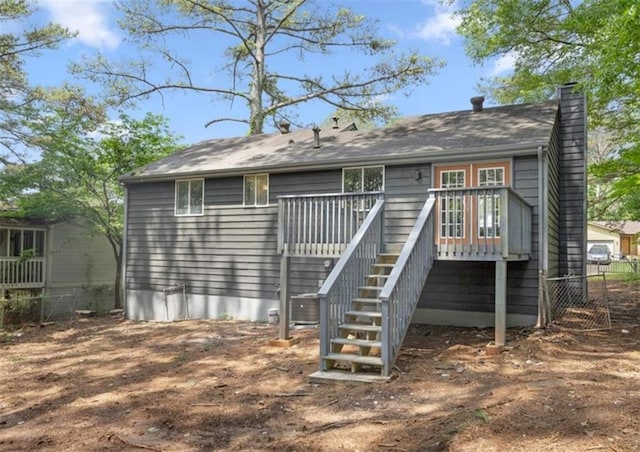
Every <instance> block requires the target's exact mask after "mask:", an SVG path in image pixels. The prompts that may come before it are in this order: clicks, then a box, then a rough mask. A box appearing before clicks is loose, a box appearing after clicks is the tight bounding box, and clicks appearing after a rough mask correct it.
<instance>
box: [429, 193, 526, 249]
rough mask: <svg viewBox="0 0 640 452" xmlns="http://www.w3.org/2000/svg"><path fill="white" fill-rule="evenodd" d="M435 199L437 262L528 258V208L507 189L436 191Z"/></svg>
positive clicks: (518, 196)
mask: <svg viewBox="0 0 640 452" xmlns="http://www.w3.org/2000/svg"><path fill="white" fill-rule="evenodd" d="M429 193H430V195H433V196H435V197H436V207H435V209H436V215H435V217H436V225H435V232H436V235H435V240H436V245H437V258H438V259H460V260H501V259H528V258H529V254H531V227H532V225H531V222H532V207H531V206H530V205H529V204H528V203H527V202H526V201H525V200H524V199H522V197H521V196H520V195H518V194H517V193H516V192H515V191H514V190H513V189H512V188H511V187H503V186H492V187H473V188H440V189H431V190H429Z"/></svg>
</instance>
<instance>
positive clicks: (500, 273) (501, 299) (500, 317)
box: [495, 260, 507, 347]
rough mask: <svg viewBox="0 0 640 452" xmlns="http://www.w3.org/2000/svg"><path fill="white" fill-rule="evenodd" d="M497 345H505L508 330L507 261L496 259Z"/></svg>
mask: <svg viewBox="0 0 640 452" xmlns="http://www.w3.org/2000/svg"><path fill="white" fill-rule="evenodd" d="M495 297H496V298H495V345H496V346H497V347H503V346H504V345H505V342H506V332H507V261H505V260H501V261H496V295H495Z"/></svg>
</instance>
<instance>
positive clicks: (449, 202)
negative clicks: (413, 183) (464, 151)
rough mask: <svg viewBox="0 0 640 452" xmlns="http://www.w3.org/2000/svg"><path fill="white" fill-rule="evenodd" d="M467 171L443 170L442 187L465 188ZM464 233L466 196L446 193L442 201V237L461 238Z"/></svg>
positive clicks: (441, 176)
mask: <svg viewBox="0 0 640 452" xmlns="http://www.w3.org/2000/svg"><path fill="white" fill-rule="evenodd" d="M465 176H466V171H465V170H464V169H453V170H443V171H441V172H440V184H439V185H440V187H441V188H464V187H465V185H466V181H465ZM463 235H464V197H463V196H462V195H457V194H453V195H445V196H443V197H442V201H441V203H440V237H448V238H461V237H462V236H463Z"/></svg>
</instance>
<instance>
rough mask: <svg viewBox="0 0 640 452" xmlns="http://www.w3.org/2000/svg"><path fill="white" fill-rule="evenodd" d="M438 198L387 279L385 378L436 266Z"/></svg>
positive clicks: (422, 215) (382, 295) (418, 223)
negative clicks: (435, 222)
mask: <svg viewBox="0 0 640 452" xmlns="http://www.w3.org/2000/svg"><path fill="white" fill-rule="evenodd" d="M434 205H435V197H434V196H431V197H430V198H429V199H427V201H426V202H425V204H424V206H423V207H422V210H421V212H420V215H419V216H418V220H417V221H416V223H415V225H414V227H413V229H412V231H411V233H410V234H409V238H408V239H407V242H406V243H405V244H404V246H403V248H402V251H401V252H400V256H399V257H398V260H397V261H396V264H395V265H394V267H393V270H392V271H391V274H390V275H389V278H388V279H387V282H386V283H385V285H384V287H383V289H382V291H381V292H380V296H379V298H380V300H381V302H382V307H381V308H382V352H381V353H382V360H383V368H382V375H384V376H389V375H391V369H392V368H393V363H394V362H395V360H396V358H397V356H398V351H399V350H400V346H401V345H402V341H403V340H404V336H405V335H406V333H407V330H408V328H409V324H410V323H411V317H412V316H413V313H414V311H415V309H416V306H417V305H418V301H419V300H420V294H421V293H422V288H423V287H424V284H425V282H426V281H427V276H428V275H429V270H430V269H431V266H432V265H433V258H434V245H433V228H434V221H433V217H434V215H433V210H434Z"/></svg>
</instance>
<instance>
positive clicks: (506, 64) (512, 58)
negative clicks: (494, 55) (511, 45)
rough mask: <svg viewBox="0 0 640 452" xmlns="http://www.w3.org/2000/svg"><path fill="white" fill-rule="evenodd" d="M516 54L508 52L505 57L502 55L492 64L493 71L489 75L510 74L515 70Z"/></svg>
mask: <svg viewBox="0 0 640 452" xmlns="http://www.w3.org/2000/svg"><path fill="white" fill-rule="evenodd" d="M516 58H517V57H516V54H515V53H513V52H509V53H507V54H505V55H502V56H501V57H500V58H498V59H497V60H496V61H494V63H493V71H492V74H491V75H500V74H504V73H505V72H511V71H513V69H514V68H515V65H516Z"/></svg>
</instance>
